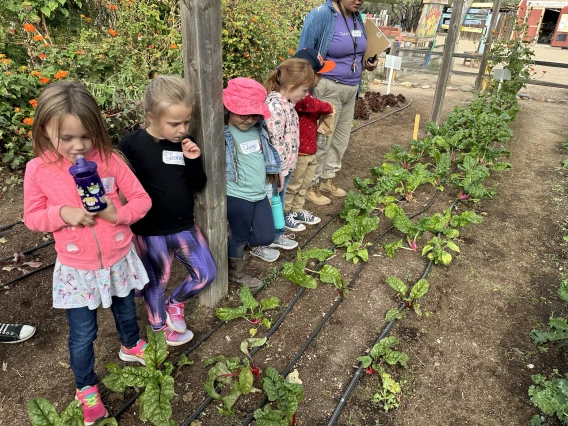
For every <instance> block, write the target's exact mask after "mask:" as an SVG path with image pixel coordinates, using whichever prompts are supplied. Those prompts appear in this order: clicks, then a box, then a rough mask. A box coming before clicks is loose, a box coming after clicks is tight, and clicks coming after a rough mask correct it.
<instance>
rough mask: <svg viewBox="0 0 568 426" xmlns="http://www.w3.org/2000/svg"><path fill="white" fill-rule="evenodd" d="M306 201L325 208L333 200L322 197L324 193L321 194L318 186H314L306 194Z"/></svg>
mask: <svg viewBox="0 0 568 426" xmlns="http://www.w3.org/2000/svg"><path fill="white" fill-rule="evenodd" d="M306 199H307V200H308V201H311V202H312V203H314V204H316V205H318V206H325V205H327V204H329V203H331V200H330V199H329V198H327V197H326V196H325V195H322V193H321V192H320V190H319V188H318V187H317V186H312V187H310V188H308V191H307V192H306Z"/></svg>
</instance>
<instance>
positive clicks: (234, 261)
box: [229, 257, 262, 289]
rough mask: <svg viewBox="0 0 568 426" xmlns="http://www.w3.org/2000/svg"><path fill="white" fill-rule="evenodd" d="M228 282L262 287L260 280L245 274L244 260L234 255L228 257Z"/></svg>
mask: <svg viewBox="0 0 568 426" xmlns="http://www.w3.org/2000/svg"><path fill="white" fill-rule="evenodd" d="M229 282H230V283H233V284H239V285H246V286H247V287H249V288H250V289H255V288H259V287H262V281H260V280H259V279H258V278H254V277H251V276H250V275H248V274H245V260H244V259H239V258H236V257H229Z"/></svg>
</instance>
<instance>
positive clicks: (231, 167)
mask: <svg viewBox="0 0 568 426" xmlns="http://www.w3.org/2000/svg"><path fill="white" fill-rule="evenodd" d="M255 126H257V127H258V130H259V132H260V144H261V146H262V153H263V154H264V164H265V165H266V173H267V174H274V175H277V174H279V173H280V155H278V151H276V149H275V148H274V147H273V146H272V145H271V144H270V141H269V138H268V133H267V131H266V130H265V129H264V128H265V123H264V120H262V119H261V120H259V121H258V123H257V124H255ZM225 164H226V169H225V175H226V177H227V182H236V181H237V166H236V163H235V144H234V143H233V135H231V132H230V131H229V127H228V126H225Z"/></svg>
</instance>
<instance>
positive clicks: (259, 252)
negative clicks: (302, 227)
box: [250, 246, 280, 262]
mask: <svg viewBox="0 0 568 426" xmlns="http://www.w3.org/2000/svg"><path fill="white" fill-rule="evenodd" d="M250 254H252V255H253V256H256V257H259V258H261V259H262V260H264V261H265V262H274V261H276V259H278V258H279V257H280V252H279V251H278V250H274V249H271V248H270V247H263V246H260V247H256V248H254V249H252V250H251V251H250Z"/></svg>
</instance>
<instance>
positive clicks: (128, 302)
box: [65, 290, 140, 389]
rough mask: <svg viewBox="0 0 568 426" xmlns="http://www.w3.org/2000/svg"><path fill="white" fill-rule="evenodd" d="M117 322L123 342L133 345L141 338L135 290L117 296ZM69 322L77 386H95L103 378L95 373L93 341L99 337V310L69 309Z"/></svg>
mask: <svg viewBox="0 0 568 426" xmlns="http://www.w3.org/2000/svg"><path fill="white" fill-rule="evenodd" d="M110 310H111V311H112V314H113V316H114V322H115V324H116V331H118V336H119V338H120V343H121V344H122V345H123V346H125V347H127V348H132V347H134V346H136V344H137V343H138V339H140V333H139V332H140V330H139V328H138V323H137V322H136V304H135V303H134V290H132V291H131V292H130V294H129V295H128V296H126V297H117V296H113V298H112V305H111V307H110ZM65 312H66V313H67V324H69V340H68V344H69V355H70V364H71V369H72V370H73V373H74V374H75V386H76V388H77V389H82V388H84V387H85V386H94V385H96V384H97V383H98V382H99V378H98V377H97V375H96V374H95V369H94V366H95V351H94V349H93V342H94V341H95V339H96V338H97V331H98V325H97V310H96V309H93V310H91V309H89V308H87V307H84V308H73V309H67V310H66V311H65Z"/></svg>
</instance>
